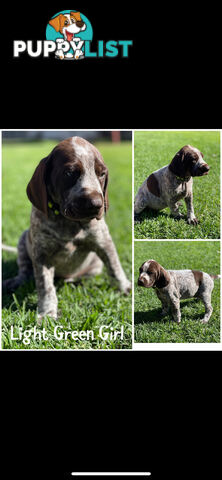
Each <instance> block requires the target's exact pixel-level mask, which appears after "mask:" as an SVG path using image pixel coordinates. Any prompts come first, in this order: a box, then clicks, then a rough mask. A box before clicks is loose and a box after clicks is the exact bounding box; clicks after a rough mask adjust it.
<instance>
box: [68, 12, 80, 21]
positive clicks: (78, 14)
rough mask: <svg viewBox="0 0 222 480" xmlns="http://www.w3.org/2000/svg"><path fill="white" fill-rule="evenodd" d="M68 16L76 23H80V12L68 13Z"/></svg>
mask: <svg viewBox="0 0 222 480" xmlns="http://www.w3.org/2000/svg"><path fill="white" fill-rule="evenodd" d="M70 15H72V17H74V18H75V20H76V21H77V22H81V21H82V19H81V16H80V12H70Z"/></svg>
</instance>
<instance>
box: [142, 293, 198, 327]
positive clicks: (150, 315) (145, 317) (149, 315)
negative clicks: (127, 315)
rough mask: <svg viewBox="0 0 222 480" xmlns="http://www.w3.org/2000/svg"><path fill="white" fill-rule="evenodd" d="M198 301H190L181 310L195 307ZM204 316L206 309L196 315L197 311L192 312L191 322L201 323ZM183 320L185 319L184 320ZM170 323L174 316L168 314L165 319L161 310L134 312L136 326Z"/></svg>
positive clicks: (181, 306)
mask: <svg viewBox="0 0 222 480" xmlns="http://www.w3.org/2000/svg"><path fill="white" fill-rule="evenodd" d="M197 301H198V300H197V299H189V300H187V301H185V302H183V303H181V305H180V310H181V311H182V310H183V308H185V307H188V306H191V307H192V306H195V305H196V304H197ZM203 316H204V307H203V312H202V313H198V314H195V310H194V311H193V312H192V316H191V317H190V320H192V321H200V320H201V319H202V318H203ZM182 320H183V319H182ZM169 321H173V319H172V315H171V314H170V313H168V314H167V315H166V316H165V317H162V316H161V308H155V309H153V310H150V311H146V312H134V324H135V325H142V324H144V323H153V322H162V323H167V322H169Z"/></svg>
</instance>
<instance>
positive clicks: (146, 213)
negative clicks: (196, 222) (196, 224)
mask: <svg viewBox="0 0 222 480" xmlns="http://www.w3.org/2000/svg"><path fill="white" fill-rule="evenodd" d="M161 217H162V218H166V219H169V218H172V219H174V220H175V221H176V222H180V221H181V220H186V216H185V215H184V216H183V217H181V218H175V217H174V216H173V215H172V214H170V213H167V212H164V211H163V210H151V209H149V208H147V209H145V210H143V212H141V213H139V214H138V215H136V221H135V225H141V224H142V223H143V222H144V220H153V219H154V218H161Z"/></svg>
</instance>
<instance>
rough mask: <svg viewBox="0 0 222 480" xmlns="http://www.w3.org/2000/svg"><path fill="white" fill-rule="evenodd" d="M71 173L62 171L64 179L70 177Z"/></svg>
mask: <svg viewBox="0 0 222 480" xmlns="http://www.w3.org/2000/svg"><path fill="white" fill-rule="evenodd" d="M72 174H73V172H71V170H64V172H63V175H64V177H71V176H72Z"/></svg>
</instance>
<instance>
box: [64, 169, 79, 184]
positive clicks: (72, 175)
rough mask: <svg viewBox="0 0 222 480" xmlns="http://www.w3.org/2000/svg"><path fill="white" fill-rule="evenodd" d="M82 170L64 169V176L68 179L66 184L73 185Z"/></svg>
mask: <svg viewBox="0 0 222 480" xmlns="http://www.w3.org/2000/svg"><path fill="white" fill-rule="evenodd" d="M80 175H81V171H80V170H64V172H63V176H64V178H65V180H66V185H69V186H72V185H73V184H74V183H75V182H76V181H77V180H78V178H79V177H80Z"/></svg>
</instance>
